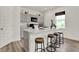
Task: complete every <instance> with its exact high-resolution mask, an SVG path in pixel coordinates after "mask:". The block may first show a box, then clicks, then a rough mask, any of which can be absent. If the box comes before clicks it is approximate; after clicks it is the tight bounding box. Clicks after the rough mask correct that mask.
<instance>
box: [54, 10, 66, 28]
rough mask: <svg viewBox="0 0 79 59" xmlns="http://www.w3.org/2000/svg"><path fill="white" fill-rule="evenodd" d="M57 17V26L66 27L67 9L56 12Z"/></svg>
mask: <svg viewBox="0 0 79 59" xmlns="http://www.w3.org/2000/svg"><path fill="white" fill-rule="evenodd" d="M55 17H56V28H57V29H64V28H65V11H63V12H58V13H56V14H55Z"/></svg>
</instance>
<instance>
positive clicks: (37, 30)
mask: <svg viewBox="0 0 79 59" xmlns="http://www.w3.org/2000/svg"><path fill="white" fill-rule="evenodd" d="M24 31H27V32H29V33H36V34H38V33H42V32H48V31H51V29H48V28H43V29H32V28H26V29H24Z"/></svg>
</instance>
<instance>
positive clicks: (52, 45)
mask: <svg viewBox="0 0 79 59" xmlns="http://www.w3.org/2000/svg"><path fill="white" fill-rule="evenodd" d="M49 38H50V40H49ZM49 44H50V45H49ZM55 44H56V40H55V39H54V35H53V34H48V36H47V51H49V52H55V51H56V48H55ZM49 48H50V49H51V50H49Z"/></svg>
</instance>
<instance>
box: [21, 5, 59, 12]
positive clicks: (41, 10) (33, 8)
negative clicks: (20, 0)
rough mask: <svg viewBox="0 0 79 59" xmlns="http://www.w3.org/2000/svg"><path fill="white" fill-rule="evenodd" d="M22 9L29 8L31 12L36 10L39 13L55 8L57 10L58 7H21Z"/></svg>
mask: <svg viewBox="0 0 79 59" xmlns="http://www.w3.org/2000/svg"><path fill="white" fill-rule="evenodd" d="M22 7H23V8H29V9H32V10H37V11H40V12H46V11H48V10H53V9H55V8H57V7H58V6H22Z"/></svg>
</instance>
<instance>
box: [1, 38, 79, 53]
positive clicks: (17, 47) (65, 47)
mask: <svg viewBox="0 0 79 59" xmlns="http://www.w3.org/2000/svg"><path fill="white" fill-rule="evenodd" d="M0 52H25V49H24V40H23V39H22V40H20V41H16V42H12V43H10V44H8V45H6V46H4V47H2V48H0ZM56 52H79V42H78V41H73V40H70V39H65V43H64V44H62V45H61V47H60V48H57V50H56Z"/></svg>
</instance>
